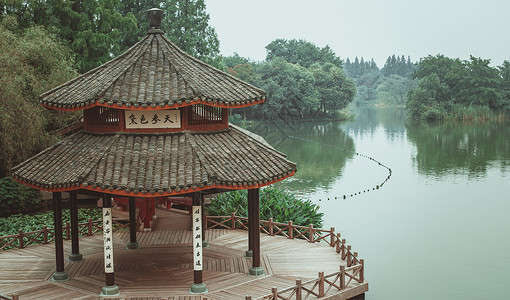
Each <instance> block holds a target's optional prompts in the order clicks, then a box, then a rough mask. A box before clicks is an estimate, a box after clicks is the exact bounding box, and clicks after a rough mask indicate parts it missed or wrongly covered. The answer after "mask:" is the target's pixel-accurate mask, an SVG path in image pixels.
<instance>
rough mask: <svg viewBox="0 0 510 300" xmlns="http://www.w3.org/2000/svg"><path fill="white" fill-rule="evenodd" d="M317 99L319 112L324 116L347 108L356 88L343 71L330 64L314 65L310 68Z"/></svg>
mask: <svg viewBox="0 0 510 300" xmlns="http://www.w3.org/2000/svg"><path fill="white" fill-rule="evenodd" d="M310 71H311V72H312V74H313V76H314V78H315V87H316V89H317V92H318V97H319V109H318V110H319V111H321V112H323V113H324V114H326V113H328V112H334V111H337V110H339V109H342V108H344V107H346V106H347V104H349V103H350V102H352V100H353V99H354V95H355V94H356V87H355V85H354V82H353V81H352V79H350V78H347V76H345V73H344V71H343V70H342V69H341V68H339V67H337V66H335V65H334V64H332V63H325V64H320V63H315V64H313V65H312V66H311V67H310Z"/></svg>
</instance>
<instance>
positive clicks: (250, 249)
mask: <svg viewBox="0 0 510 300" xmlns="http://www.w3.org/2000/svg"><path fill="white" fill-rule="evenodd" d="M249 191H250V190H248V192H249ZM253 224H254V223H253V197H250V195H248V250H246V252H245V253H244V256H245V257H253V231H254V229H253Z"/></svg>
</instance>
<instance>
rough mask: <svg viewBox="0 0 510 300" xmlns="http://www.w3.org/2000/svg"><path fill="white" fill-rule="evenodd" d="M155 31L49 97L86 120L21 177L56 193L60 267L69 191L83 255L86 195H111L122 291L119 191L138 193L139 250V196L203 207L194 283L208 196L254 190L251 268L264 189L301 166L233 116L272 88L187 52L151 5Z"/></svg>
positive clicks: (44, 98)
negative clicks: (82, 200) (81, 217)
mask: <svg viewBox="0 0 510 300" xmlns="http://www.w3.org/2000/svg"><path fill="white" fill-rule="evenodd" d="M147 15H148V17H149V23H150V26H151V28H150V29H149V31H148V32H147V36H146V37H145V38H144V39H142V40H141V41H139V42H138V43H137V44H135V45H134V46H133V47H131V48H130V49H128V50H127V51H125V52H124V53H123V54H122V55H120V56H118V57H116V58H115V59H113V60H111V61H109V62H107V63H105V64H103V65H101V66H99V67H97V68H95V69H93V70H91V71H89V72H87V73H85V74H83V75H81V76H78V77H76V78H74V79H72V80H71V81H69V82H66V83H64V84H62V85H60V86H58V87H56V88H54V89H52V90H50V91H48V92H46V93H44V94H42V95H41V96H40V101H41V104H42V105H43V106H44V107H46V108H48V109H55V110H60V111H79V110H82V111H83V112H84V114H83V119H84V123H83V128H82V129H81V130H79V131H78V132H76V133H74V134H72V135H70V136H68V137H66V138H64V139H63V140H62V141H60V142H59V143H57V144H55V145H53V146H52V147H50V148H48V149H46V150H44V151H42V152H40V153H39V154H37V155H35V156H34V157H32V158H30V159H28V160H27V161H25V162H23V163H21V164H20V165H18V166H16V167H15V168H14V170H13V177H14V178H15V179H16V180H17V181H19V182H21V183H23V184H26V185H29V186H31V187H34V188H37V189H39V190H43V191H49V192H52V193H53V200H54V201H53V202H54V223H55V224H54V225H55V237H56V238H55V257H56V272H55V273H54V274H53V278H52V280H55V281H64V280H69V277H68V274H67V272H66V271H65V269H64V252H63V240H62V196H61V193H62V192H69V193H70V199H71V229H72V253H71V255H70V256H69V260H70V261H78V260H81V259H82V255H81V254H80V252H79V239H78V227H77V207H78V203H77V194H79V193H80V194H94V195H98V196H101V197H103V232H104V266H105V286H104V287H103V288H102V291H101V295H118V294H119V287H118V286H116V285H115V277H114V263H113V259H114V257H113V243H112V227H111V226H112V219H111V218H112V208H111V207H112V198H113V197H128V198H129V216H130V242H129V243H128V245H127V247H126V251H136V250H135V249H137V248H139V244H138V243H137V241H136V228H135V217H134V216H135V201H136V200H138V201H140V199H146V201H148V199H150V198H154V197H172V196H183V195H185V196H189V197H191V198H192V205H193V219H192V223H193V228H192V230H193V237H194V242H193V249H191V248H190V252H191V251H193V254H194V255H193V264H194V279H193V281H194V283H193V284H192V285H191V288H190V292H191V293H206V292H207V287H206V284H205V283H203V282H202V262H201V259H202V248H203V244H202V243H203V240H202V237H203V236H204V235H203V232H202V218H203V216H202V215H203V205H204V196H205V195H207V194H214V193H218V192H221V191H228V190H239V189H247V190H248V211H249V213H248V214H249V216H248V218H249V228H250V230H249V239H248V240H249V242H248V245H247V251H246V254H247V255H252V257H253V265H252V267H251V268H250V272H249V273H250V275H254V276H258V275H263V274H264V270H263V269H262V267H261V263H260V237H259V234H260V229H259V188H261V187H263V186H267V185H270V184H273V183H275V182H278V181H281V180H283V179H285V178H287V177H290V176H292V175H294V173H295V172H296V165H295V164H294V163H292V162H290V161H289V160H287V159H286V156H285V154H283V153H281V152H278V151H276V150H275V149H274V148H272V147H271V146H269V145H268V144H267V143H265V142H264V141H263V140H262V141H261V138H260V137H258V136H255V135H254V134H251V133H248V132H246V131H245V130H241V129H239V128H236V127H234V126H230V125H229V123H228V115H229V109H231V108H241V107H247V106H251V105H255V104H262V103H263V102H264V101H265V100H266V93H265V92H264V91H262V90H260V89H258V88H256V87H254V86H252V85H250V84H248V83H245V82H243V81H241V80H239V79H237V78H235V77H233V76H231V75H229V74H227V73H224V72H222V71H220V70H218V69H216V68H214V67H212V66H210V65H207V64H205V63H204V62H202V61H200V60H198V59H196V58H194V57H192V56H190V55H188V54H186V53H185V52H183V51H182V50H180V49H179V48H178V47H177V46H175V45H174V44H173V43H172V42H171V41H170V40H168V39H167V38H166V37H165V36H164V35H163V31H162V30H161V29H160V24H161V19H162V11H161V10H159V9H151V10H149V11H148V13H147Z"/></svg>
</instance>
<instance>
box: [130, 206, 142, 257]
mask: <svg viewBox="0 0 510 300" xmlns="http://www.w3.org/2000/svg"><path fill="white" fill-rule="evenodd" d="M136 227H137V222H136V199H135V197H129V243H127V245H126V249H140V248H141V247H140V244H139V243H138V242H137V241H136Z"/></svg>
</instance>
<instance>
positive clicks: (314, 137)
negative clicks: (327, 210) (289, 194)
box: [247, 122, 354, 191]
mask: <svg viewBox="0 0 510 300" xmlns="http://www.w3.org/2000/svg"><path fill="white" fill-rule="evenodd" d="M247 129H248V130H250V131H252V132H254V133H256V134H258V135H260V136H262V137H264V139H266V141H267V142H268V143H269V144H271V145H272V146H273V147H275V148H276V149H277V150H279V151H281V152H283V153H285V154H287V157H288V158H289V159H290V160H291V161H293V162H295V163H297V168H298V172H297V173H296V175H294V176H293V177H292V178H291V179H290V180H288V181H287V182H286V186H287V187H288V188H290V189H291V190H294V191H299V190H306V191H313V190H315V188H317V187H328V186H330V185H331V184H332V183H333V182H334V181H335V179H336V178H338V177H340V176H341V175H342V170H343V168H344V167H345V164H346V162H347V160H348V159H350V158H352V157H353V156H354V142H353V140H352V138H351V137H350V136H348V135H347V134H346V133H345V131H344V130H343V129H341V128H340V127H339V126H338V123H337V122H299V123H298V122H295V123H286V124H285V123H283V122H281V123H280V122H278V123H267V124H264V123H256V124H254V125H252V126H248V127H247Z"/></svg>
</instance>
